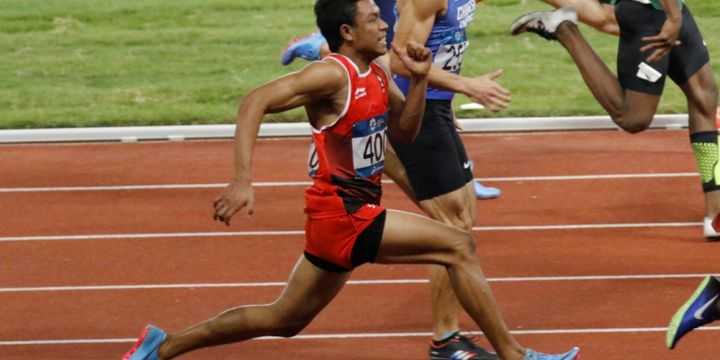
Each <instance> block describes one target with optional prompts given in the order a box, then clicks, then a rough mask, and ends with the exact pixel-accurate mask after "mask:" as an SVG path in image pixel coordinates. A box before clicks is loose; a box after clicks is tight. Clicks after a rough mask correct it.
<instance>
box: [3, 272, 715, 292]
mask: <svg viewBox="0 0 720 360" xmlns="http://www.w3.org/2000/svg"><path fill="white" fill-rule="evenodd" d="M713 275H715V274H643V275H584V276H515V277H496V278H488V281H489V282H492V283H508V282H549V281H624V280H671V279H701V278H704V277H706V276H713ZM428 283H429V280H427V279H378V280H350V281H348V283H347V284H348V285H417V284H428ZM285 285H287V283H286V282H283V281H271V282H240V283H196V284H143V285H91V286H35V287H6V288H0V293H34V292H63V291H119V290H158V289H208V288H256V287H284V286H285Z"/></svg>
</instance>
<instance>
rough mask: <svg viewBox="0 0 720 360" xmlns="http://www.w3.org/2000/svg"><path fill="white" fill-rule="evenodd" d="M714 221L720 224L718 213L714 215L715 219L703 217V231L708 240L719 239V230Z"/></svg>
mask: <svg viewBox="0 0 720 360" xmlns="http://www.w3.org/2000/svg"><path fill="white" fill-rule="evenodd" d="M714 223H717V225H720V214H718V215H716V216H715V221H713V219H712V218H709V217H705V219H703V233H704V234H705V238H706V239H708V241H718V240H720V232H718V230H717V225H716V224H714Z"/></svg>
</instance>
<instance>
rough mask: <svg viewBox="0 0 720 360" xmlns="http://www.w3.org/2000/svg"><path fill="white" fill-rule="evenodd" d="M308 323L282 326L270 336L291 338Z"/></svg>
mask: <svg viewBox="0 0 720 360" xmlns="http://www.w3.org/2000/svg"><path fill="white" fill-rule="evenodd" d="M307 325H308V323H297V324H284V325H282V326H280V327H278V328H277V329H275V331H274V332H273V334H272V335H271V336H277V337H284V338H291V337H293V336H295V335H297V334H299V333H300V332H301V331H303V329H305V328H306V327H307Z"/></svg>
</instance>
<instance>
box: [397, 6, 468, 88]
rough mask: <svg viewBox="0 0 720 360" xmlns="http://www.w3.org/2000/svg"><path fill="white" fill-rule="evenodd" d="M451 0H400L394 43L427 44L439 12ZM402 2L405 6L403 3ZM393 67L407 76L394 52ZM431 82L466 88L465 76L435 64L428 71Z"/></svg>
mask: <svg viewBox="0 0 720 360" xmlns="http://www.w3.org/2000/svg"><path fill="white" fill-rule="evenodd" d="M446 1H447V0H404V1H398V7H399V8H398V12H399V13H400V16H399V17H398V20H397V24H396V28H395V36H394V38H393V44H395V45H397V46H398V47H401V48H402V47H405V44H407V42H408V41H411V40H412V41H415V42H417V43H420V44H425V43H426V42H427V39H428V37H429V36H430V31H432V27H433V24H434V23H435V18H436V17H437V14H438V13H439V12H441V11H442V10H443V9H444V7H445V3H446ZM401 4H402V6H401ZM390 69H391V70H392V72H393V73H395V74H400V75H402V76H405V77H407V76H408V74H409V72H408V70H407V69H406V68H405V66H403V64H402V62H401V61H400V59H398V57H397V56H396V55H394V54H392V53H391V54H390ZM428 81H429V82H430V86H432V87H435V88H440V89H444V90H449V91H454V92H462V91H461V90H462V88H461V86H460V83H461V82H462V79H461V76H459V75H456V74H453V73H451V72H448V71H445V70H443V69H442V68H440V67H439V66H437V65H433V66H432V68H431V69H430V74H428Z"/></svg>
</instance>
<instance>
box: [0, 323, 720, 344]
mask: <svg viewBox="0 0 720 360" xmlns="http://www.w3.org/2000/svg"><path fill="white" fill-rule="evenodd" d="M698 330H699V331H719V330H720V326H705V327H701V328H698V329H696V331H698ZM666 331H667V328H666V327H636V328H584V329H536V330H510V333H511V334H513V335H555V334H633V333H637V334H641V333H663V332H666ZM465 333H466V334H470V335H478V336H482V335H483V333H482V332H480V331H469V332H465ZM429 336H432V333H430V332H385V333H344V334H343V333H340V334H301V335H298V336H295V337H292V338H290V339H289V340H291V341H297V340H333V339H334V340H338V339H377V338H411V337H429ZM279 339H280V338H276V337H261V338H257V339H255V340H279ZM135 340H136V338H109V339H58V340H4V341H0V346H36V345H95V344H117V343H134V342H135ZM284 340H287V339H284Z"/></svg>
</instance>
